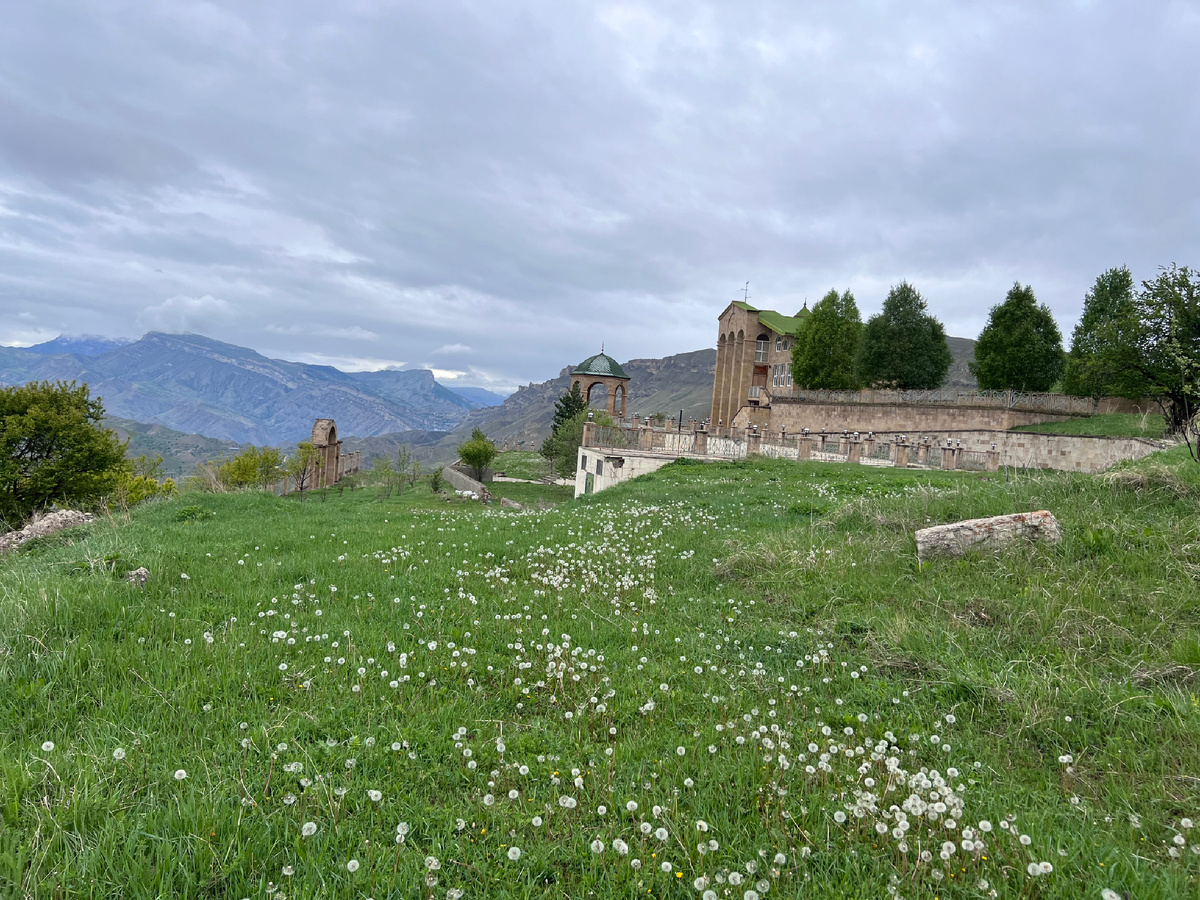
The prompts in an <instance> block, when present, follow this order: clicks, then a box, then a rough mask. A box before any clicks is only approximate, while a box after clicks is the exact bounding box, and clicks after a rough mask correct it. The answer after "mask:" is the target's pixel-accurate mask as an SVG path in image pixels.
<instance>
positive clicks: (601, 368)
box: [571, 353, 629, 378]
mask: <svg viewBox="0 0 1200 900" xmlns="http://www.w3.org/2000/svg"><path fill="white" fill-rule="evenodd" d="M571 374H572V375H604V376H607V377H609V378H628V377H629V376H628V375H626V374H625V370H624V369H622V368H621V364H620V363H619V362H617V361H616V360H615V359H613V358H612V357H611V356H609V355H608V354H607V353H597V354H596V355H595V356H589V357H588V358H587V359H585V360H584V361H583V362H581V363H580V364H579V365H578V366H576V367H575V371H574V372H572V373H571Z"/></svg>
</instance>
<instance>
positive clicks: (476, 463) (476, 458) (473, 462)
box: [458, 428, 497, 481]
mask: <svg viewBox="0 0 1200 900" xmlns="http://www.w3.org/2000/svg"><path fill="white" fill-rule="evenodd" d="M496 454H497V450H496V445H495V444H493V443H492V442H491V441H489V440H488V439H487V435H485V434H484V433H483V432H482V431H480V430H479V429H478V428H476V429H475V430H474V431H473V432H471V439H470V440H469V441H464V442H463V443H461V444H459V445H458V457H459V459H461V460H462V461H463V462H464V463H466V464H467V466H468V467H470V469H471V472H472V473H473V474H474V476H475V480H476V481H483V475H484V472H485V470H486V469H487V467H488V466H490V465H491V464H492V460H494V459H495V458H496Z"/></svg>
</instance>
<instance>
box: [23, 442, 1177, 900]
mask: <svg viewBox="0 0 1200 900" xmlns="http://www.w3.org/2000/svg"><path fill="white" fill-rule="evenodd" d="M1189 466H1191V467H1190V468H1189ZM1196 468H1197V467H1194V466H1193V465H1192V464H1190V463H1188V462H1187V460H1186V455H1185V454H1182V453H1181V451H1178V450H1175V451H1170V452H1169V453H1165V454H1158V455H1157V456H1156V457H1153V458H1150V459H1147V460H1144V461H1141V462H1140V463H1138V464H1135V465H1130V466H1127V467H1124V468H1123V469H1122V470H1121V473H1122V474H1118V475H1114V476H1112V477H1109V478H1107V479H1106V478H1096V477H1089V476H1082V475H1068V474H1057V473H1040V474H1025V473H1021V474H1020V475H1019V476H1017V477H1010V478H1008V479H1006V478H1005V476H1004V475H1003V473H1001V474H993V475H989V476H979V475H972V474H966V473H946V472H902V471H895V470H886V469H885V470H880V469H875V468H867V467H850V466H836V465H821V464H796V463H789V462H784V461H769V460H758V461H751V462H747V463H740V464H734V463H728V464H726V463H719V464H709V465H672V466H668V467H667V468H665V469H663V470H661V471H660V472H658V473H655V474H654V475H652V476H647V477H644V478H641V479H638V480H636V481H634V482H631V483H629V484H626V485H623V486H621V487H619V488H616V489H613V490H611V491H607V492H605V493H603V494H600V495H596V496H594V497H590V498H586V499H585V500H583V501H580V502H577V503H575V502H572V503H567V502H562V501H563V500H564V498H565V497H566V496H568V493H569V492H568V490H567V489H561V488H550V487H546V486H537V485H511V486H507V487H512V488H514V489H517V490H518V491H521V490H526V491H527V493H526V494H525V495H523V497H524V499H522V498H521V497H517V499H519V500H520V502H523V503H526V502H527V503H529V504H530V507H531V508H529V509H527V510H525V511H521V512H507V511H500V510H498V509H494V508H493V509H484V508H482V507H481V506H480V505H479V504H476V503H473V502H470V501H464V500H461V499H460V498H454V497H450V498H446V497H437V496H435V495H433V494H432V492H430V491H428V490H421V489H413V490H410V491H406V492H403V493H401V494H399V495H396V496H393V497H391V498H389V499H387V500H384V501H381V500H380V499H379V495H378V492H376V491H371V490H358V491H345V492H343V493H342V494H340V495H338V494H336V493H329V494H327V495H326V496H325V498H324V501H322V500H321V499H319V498H318V497H316V496H311V497H309V498H308V499H307V500H306V501H305V502H300V501H299V500H298V499H297V498H282V499H281V498H276V497H272V496H268V495H262V494H254V493H245V494H222V495H204V496H196V495H192V496H188V497H183V498H179V499H176V500H172V501H169V502H163V503H158V504H154V505H152V506H149V507H146V508H144V509H137V510H135V511H134V513H133V515H132V516H131V519H130V521H128V522H119V521H115V522H107V523H105V522H102V523H97V524H94V525H92V526H90V527H88V528H87V529H86V531H81V532H79V533H75V534H73V533H71V532H66V533H64V534H62V535H59V536H56V537H55V538H51V539H46V540H43V541H38V542H34V543H33V545H32V546H30V547H28V548H27V549H25V550H24V551H23V552H21V553H20V554H18V555H17V556H15V557H12V558H8V559H5V560H3V561H2V562H0V686H2V688H3V689H2V690H0V789H2V793H0V817H2V828H0V885H2V886H3V892H7V893H8V894H12V895H17V896H22V895H23V896H30V897H42V896H63V897H76V896H78V897H91V896H96V897H99V896H124V897H158V896H187V897H199V896H206V897H207V896H222V897H224V896H230V897H249V896H277V895H279V894H284V895H286V896H287V897H318V896H320V897H365V896H374V897H383V896H411V897H438V898H441V897H456V896H458V894H457V892H458V891H463V892H465V896H469V897H485V896H486V897H533V896H538V897H540V896H547V895H549V896H567V897H587V896H595V897H617V896H621V897H625V896H628V897H632V896H664V895H667V896H679V897H685V896H692V897H705V896H709V895H707V894H706V893H705V892H712V895H711V896H713V897H720V898H725V897H733V898H738V900H744V898H747V897H749V898H750V900H753V896H752V895H757V896H760V897H761V896H763V895H767V896H768V897H771V896H776V895H779V896H797V895H804V896H809V895H811V896H821V897H860V896H883V895H887V894H889V893H892V894H895V895H898V896H904V897H916V896H950V897H959V896H961V897H977V896H978V897H981V896H989V895H991V894H992V892H995V894H996V895H997V896H1005V897H1031V896H1037V897H1063V898H1067V897H1071V898H1075V897H1081V896H1084V897H1086V896H1095V897H1099V896H1100V892H1101V890H1102V889H1110V890H1116V891H1117V892H1118V894H1120V893H1121V892H1125V891H1128V892H1129V894H1130V896H1133V897H1139V898H1140V897H1184V896H1196V895H1197V893H1200V885H1198V878H1200V853H1194V852H1193V851H1192V849H1191V847H1193V846H1196V845H1200V834H1198V833H1197V831H1196V830H1195V828H1192V829H1191V830H1190V831H1189V830H1188V828H1187V827H1186V824H1185V822H1184V820H1185V819H1200V766H1198V764H1197V760H1200V701H1198V699H1197V693H1198V690H1200V685H1198V683H1197V673H1198V670H1200V590H1198V587H1200V585H1198V579H1200V515H1198V513H1200V505H1198V502H1197V497H1198V496H1200V478H1198V477H1197V472H1196V471H1195V469H1196ZM1164 472H1166V473H1169V475H1164V474H1163V473H1164ZM514 496H515V495H514ZM537 501H554V502H557V505H555V506H553V507H551V508H546V509H539V508H536V507H537ZM1038 508H1048V509H1050V510H1052V511H1053V512H1054V513H1055V514H1056V515H1057V516H1058V518H1059V520H1060V522H1061V524H1062V528H1063V534H1064V540H1063V542H1062V543H1061V544H1059V545H1056V546H1048V547H1047V546H1036V547H1035V546H1024V545H1022V546H1016V547H1013V548H1010V549H1008V550H1005V551H1003V552H993V553H980V554H977V555H975V556H971V557H968V558H966V559H963V560H960V561H939V562H936V563H933V564H926V565H924V566H918V565H917V560H916V554H915V547H914V545H913V539H912V532H913V530H914V529H916V528H919V527H922V526H924V525H926V524H931V523H935V522H944V521H951V520H955V519H959V518H967V517H976V516H981V515H989V514H996V513H1006V512H1013V511H1017V510H1023V509H1038ZM139 565H142V566H145V567H147V568H148V569H149V570H150V571H151V573H152V576H151V580H150V582H149V583H148V584H147V585H146V587H145V588H143V589H139V588H137V587H135V586H132V585H129V584H127V583H125V582H124V580H123V578H122V576H123V574H124V571H126V570H128V569H132V568H136V567H137V566H139ZM185 576H186V577H185ZM385 673H386V674H385ZM846 729H850V731H851V733H849V734H847V733H846ZM935 736H936V738H937V740H936V741H934V740H933V738H934V737H935ZM46 742H52V744H53V747H52V748H49V749H43V745H44V744H46ZM46 746H47V747H49V745H48V744H46ZM813 748H815V749H813ZM857 748H861V754H858V755H856V750H857ZM117 751H120V753H118V752H117ZM847 751H849V752H850V754H851V755H850V756H847V755H846V754H847ZM114 754H115V756H114ZM116 757H120V758H116ZM810 769H811V771H810ZM180 770H182V777H181V778H179V779H178V780H177V778H176V773H177V772H179V771H180ZM510 792H511V793H513V794H514V796H513V797H512V798H510ZM933 792H937V794H938V798H939V799H932V794H933ZM914 793H917V794H920V797H918V799H917V801H914V800H913V799H912V795H913V794H914ZM922 798H923V799H922ZM937 803H941V804H943V806H944V807H945V810H946V812H945V813H938V811H937V810H936V808H934V806H933V805H932V804H937ZM630 804H632V805H633V807H634V808H631V807H630ZM893 804H895V805H896V806H897V807H899V806H901V805H902V804H904V805H906V807H907V809H901V810H899V813H903V814H904V817H903V818H902V817H901V816H900V815H899V814H898V812H897V811H896V810H892V809H890V807H892V805H893ZM922 807H926V808H922ZM916 810H921V811H920V813H919V814H918V812H916ZM931 813H933V814H932V815H931ZM951 816H953V817H954V823H953V827H951V826H950V824H949V823H948V822H947V821H946V820H947V818H950V817H951ZM1010 817H1011V818H1010ZM901 822H907V826H908V830H907V831H906V830H904V829H902V828H901V827H900V823H901ZM306 823H311V825H310V826H309V828H308V830H312V829H315V831H314V833H312V834H307V830H306V827H305V826H306ZM401 823H406V828H405V829H404V831H403V834H400V833H399V832H398V831H397V827H398V826H399V825H400V824H401ZM981 823H983V824H981ZM1001 823H1004V827H1001ZM985 825H986V826H987V827H986V829H985ZM876 826H880V827H881V828H882V832H881V831H880V830H878V829H877V827H876ZM644 829H645V830H644ZM660 829H661V831H660ZM988 829H990V830H988ZM897 832H899V834H900V835H901V836H900V837H897V836H896V833H897ZM660 835H661V836H660ZM1177 835H1178V836H1180V837H1181V838H1182V840H1183V846H1182V849H1180V847H1179V845H1177V844H1176V843H1175V839H1176V836H1177ZM1022 836H1027V838H1028V843H1022V840H1023V838H1022ZM397 837H401V838H402V841H401V842H400V843H397ZM947 840H953V841H954V847H953V852H952V853H949V852H947V856H948V858H947V859H943V858H942V853H943V852H946V851H945V847H944V845H945V843H946V842H947ZM709 841H712V842H714V844H715V846H712V845H710V844H709ZM596 842H599V843H598V845H597V846H596V848H594V847H593V845H594V844H596ZM964 842H965V844H964ZM966 845H969V847H967V846H966ZM514 848H515V849H514ZM622 848H624V851H623V850H622ZM1173 850H1174V851H1178V852H1179V856H1178V857H1175V856H1173V855H1172V851H1173ZM517 851H519V853H518V852H517ZM926 851H928V852H929V853H930V857H929V858H928V859H923V858H922V853H924V852H926ZM514 855H515V856H516V857H517V858H515V859H513V858H512V857H513V856H514ZM634 860H636V861H637V866H636V867H635V866H634V865H633V861H634ZM351 861H353V862H354V864H351ZM1041 863H1048V864H1050V867H1051V868H1052V871H1050V872H1047V873H1044V874H1043V873H1042V872H1041V869H1037V874H1030V872H1029V871H1027V867H1028V866H1030V865H1033V866H1035V867H1037V866H1039V865H1040V864H1041ZM664 864H667V865H666V869H665V870H664ZM984 885H986V886H984ZM748 892H749V893H748ZM710 900H711V898H710Z"/></svg>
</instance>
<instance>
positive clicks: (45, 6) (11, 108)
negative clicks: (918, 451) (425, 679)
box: [0, 0, 1200, 389]
mask: <svg viewBox="0 0 1200 900" xmlns="http://www.w3.org/2000/svg"><path fill="white" fill-rule="evenodd" d="M1198 89H1200V4H1197V3H1194V2H1165V0H1162V2H1160V0H1153V2H1144V0H1143V2H1126V3H1103V2H1075V3H1053V2H1048V0H1042V2H1031V3H1020V2H1015V0H1004V2H996V3H989V2H982V0H971V2H965V0H964V2H951V0H941V2H931V3H923V2H920V0H906V2H896V3H889V2H871V3H855V2H846V0H838V2H829V3H820V2H804V3H801V2H799V0H792V2H782V3H773V2H750V0H739V2H737V3H733V2H725V3H719V4H708V3H702V2H696V0H685V2H631V3H621V2H613V3H606V2H597V3H591V2H564V0H553V2H519V0H518V2H510V0H478V2H469V3H460V2H454V0H428V2H420V3H415V2H414V3H406V2H395V3H385V2H370V0H336V2H329V0H321V2H319V3H317V2H304V0H286V2H252V0H239V2H229V3H224V2H205V3H201V2H169V0H164V2H153V3H148V2H145V0H141V2H108V0H78V2H60V0H17V2H12V3H7V4H5V12H4V22H3V26H2V27H0V344H30V343H35V342H38V341H41V340H46V339H49V338H51V337H53V336H55V335H56V334H58V333H59V332H68V333H72V334H80V333H94V334H104V335H111V336H129V337H137V336H140V335H141V334H142V333H143V332H145V331H148V330H166V331H196V332H200V333H203V334H206V335H209V336H211V337H215V338H218V339H221V340H226V341H231V342H234V343H238V344H242V345H245V346H250V347H253V348H255V349H256V350H259V351H261V352H263V353H266V354H268V355H270V356H278V357H284V358H289V359H296V360H300V361H304V362H328V363H332V364H334V365H338V366H341V367H343V368H354V369H363V368H380V367H383V366H386V365H397V366H405V367H413V366H427V367H432V368H435V369H436V370H438V371H439V375H440V377H442V379H443V380H444V381H445V383H447V384H460V385H479V386H484V387H493V388H500V389H511V388H512V387H514V386H515V385H517V384H519V383H524V382H528V381H541V380H543V379H545V378H548V377H551V376H553V375H555V374H557V372H558V370H559V368H560V367H561V366H563V365H565V364H567V363H573V362H578V361H579V360H580V359H582V358H583V357H585V356H588V355H590V354H591V353H594V352H596V351H598V350H599V349H600V344H601V342H603V343H604V345H605V347H606V349H607V350H608V351H609V352H610V353H611V354H612V355H614V356H616V357H617V358H618V359H622V360H624V359H628V358H632V357H647V356H664V355H667V354H671V353H677V352H681V351H686V350H694V349H698V348H700V347H707V346H713V345H714V343H715V339H716V316H717V315H718V314H719V313H720V312H721V310H722V309H723V308H724V307H725V306H726V305H727V304H728V303H729V301H731V300H733V299H734V298H735V297H737V296H740V293H739V292H740V289H741V286H742V284H743V283H744V282H745V281H747V280H748V281H749V282H750V294H751V302H752V303H754V304H757V305H761V306H765V307H768V308H775V309H779V310H781V311H783V312H787V313H792V312H794V311H795V310H796V309H798V308H799V307H800V306H801V304H802V303H803V302H804V301H805V299H807V300H808V301H809V303H810V304H811V303H812V302H814V301H815V300H816V299H818V298H819V297H820V296H821V295H822V294H823V293H824V292H825V291H827V290H828V289H829V288H830V287H834V286H836V287H839V288H846V287H848V288H850V289H851V290H853V291H854V293H855V296H856V297H857V299H858V302H859V306H860V308H861V309H862V310H863V312H864V315H867V314H870V313H872V312H876V311H878V309H879V307H880V305H881V303H882V301H883V297H884V295H885V294H886V292H887V288H888V286H889V285H891V284H893V283H895V282H897V281H899V280H900V279H905V278H906V279H908V280H909V281H911V282H913V283H914V284H915V285H916V286H917V287H918V289H919V290H920V291H921V292H922V293H923V294H924V296H925V297H926V299H927V300H928V301H929V304H930V307H931V309H932V310H933V311H934V312H935V314H937V315H938V316H939V317H940V318H942V320H943V321H944V322H945V323H946V326H947V330H948V332H949V333H950V334H956V335H964V336H968V337H973V336H975V335H976V334H977V333H978V331H979V329H980V327H981V326H982V324H983V322H984V319H985V317H986V315H987V310H988V308H989V307H990V306H991V305H992V304H994V303H996V302H999V301H1000V300H1002V299H1003V297H1004V294H1005V292H1006V291H1007V289H1008V287H1009V286H1010V285H1011V284H1012V282H1013V281H1014V280H1015V279H1020V280H1021V281H1022V282H1028V283H1031V284H1032V285H1033V287H1034V289H1035V291H1036V292H1037V295H1038V297H1039V298H1040V299H1042V300H1044V301H1046V302H1048V303H1049V304H1050V305H1051V307H1052V308H1053V309H1054V311H1055V313H1056V315H1057V316H1058V319H1059V324H1060V326H1061V327H1062V328H1063V331H1064V333H1065V334H1066V335H1069V333H1070V329H1071V327H1072V326H1073V324H1074V321H1075V318H1076V317H1077V316H1078V312H1079V309H1080V306H1081V303H1082V299H1083V295H1084V292H1085V291H1086V290H1087V288H1088V286H1089V285H1090V284H1091V282H1092V281H1093V280H1094V279H1095V277H1096V275H1098V274H1099V273H1100V272H1101V271H1102V270H1104V269H1105V268H1108V267H1110V266H1114V265H1120V264H1127V265H1129V266H1130V267H1131V268H1132V269H1133V272H1134V275H1135V277H1136V278H1138V279H1143V278H1150V277H1152V276H1153V275H1154V274H1155V268H1156V266H1158V265H1160V264H1164V263H1169V262H1172V261H1177V262H1179V263H1181V264H1191V265H1193V266H1195V265H1200V189H1198V188H1200V185H1198V184H1197V181H1198V172H1200V158H1198V157H1200V141H1198V137H1200V116H1198V115H1197V113H1198V112H1200V109H1198V107H1200V103H1198V100H1197V96H1198V93H1197V92H1198Z"/></svg>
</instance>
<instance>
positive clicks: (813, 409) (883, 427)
mask: <svg viewBox="0 0 1200 900" xmlns="http://www.w3.org/2000/svg"><path fill="white" fill-rule="evenodd" d="M1071 418H1072V417H1071V416H1064V415H1050V414H1047V413H1044V412H1028V411H1024V410H1013V409H1001V408H996V407H992V408H988V407H972V406H918V405H915V404H914V405H910V406H902V405H899V404H894V403H806V402H797V401H794V400H787V399H774V400H772V402H771V410H770V423H769V424H768V425H766V427H765V430H767V431H772V432H778V431H780V430H786V431H787V432H788V433H789V434H795V433H797V432H800V431H803V430H804V429H805V428H807V429H808V430H809V431H810V432H817V431H820V430H821V429H822V428H824V429H825V430H826V431H827V432H830V433H833V432H838V433H839V434H840V433H841V432H842V430H843V429H845V430H848V431H851V432H853V431H857V432H860V433H861V434H866V433H867V432H868V431H874V432H876V433H884V432H903V433H905V434H913V433H918V432H919V433H926V432H933V431H959V430H964V429H974V430H986V431H1008V429H1010V428H1015V427H1016V426H1018V425H1032V424H1034V423H1035V422H1066V421H1068V420H1069V419H1071ZM755 424H759V427H760V428H762V427H763V425H762V424H761V423H755Z"/></svg>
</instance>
